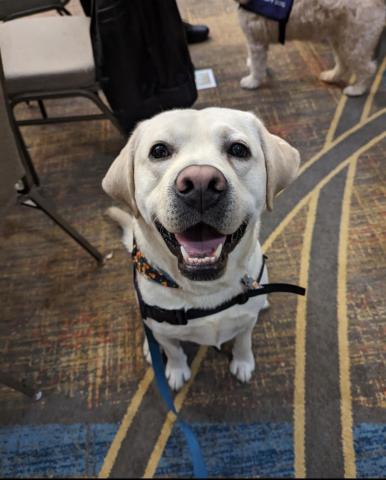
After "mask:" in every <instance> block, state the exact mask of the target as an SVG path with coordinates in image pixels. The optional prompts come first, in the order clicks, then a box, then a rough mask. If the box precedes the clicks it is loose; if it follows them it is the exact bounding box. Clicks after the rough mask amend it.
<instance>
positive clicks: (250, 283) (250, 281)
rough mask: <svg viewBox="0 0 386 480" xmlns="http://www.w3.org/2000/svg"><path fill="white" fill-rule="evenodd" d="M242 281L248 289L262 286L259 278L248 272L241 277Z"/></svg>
mask: <svg viewBox="0 0 386 480" xmlns="http://www.w3.org/2000/svg"><path fill="white" fill-rule="evenodd" d="M241 283H242V284H243V285H244V287H245V288H246V290H257V289H258V288H261V285H260V283H259V282H258V281H257V280H255V279H254V278H252V277H250V276H249V275H246V274H245V275H244V276H243V278H242V279H241Z"/></svg>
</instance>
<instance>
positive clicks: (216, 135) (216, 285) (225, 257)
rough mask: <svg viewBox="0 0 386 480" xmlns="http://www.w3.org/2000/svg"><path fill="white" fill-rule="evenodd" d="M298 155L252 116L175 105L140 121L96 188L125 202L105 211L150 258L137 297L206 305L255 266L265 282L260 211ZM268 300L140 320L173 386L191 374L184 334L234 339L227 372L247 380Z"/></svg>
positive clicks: (252, 273)
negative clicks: (181, 320) (173, 318)
mask: <svg viewBox="0 0 386 480" xmlns="http://www.w3.org/2000/svg"><path fill="white" fill-rule="evenodd" d="M299 162H300V159H299V152H298V151H297V150H296V149H295V148H293V147H291V146H290V145H289V144H288V143H287V142H285V141H284V140H282V139H280V138H279V137H277V136H275V135H272V134H271V133H269V132H268V131H267V129H266V128H265V127H264V125H263V124H262V122H261V121H260V120H258V119H257V118H256V116H255V115H253V114H252V113H247V112H242V111H238V110H231V109H225V108H207V109H204V110H172V111H168V112H165V113H161V114H159V115H157V116H155V117H153V118H152V119H150V120H146V121H144V122H142V123H140V124H139V125H138V126H137V128H136V129H135V131H134V132H133V134H132V135H131V138H130V139H129V141H128V143H127V145H126V146H125V147H124V148H123V150H122V151H121V153H120V154H119V156H118V158H117V159H116V160H115V161H114V162H113V164H112V165H111V167H110V169H109V170H108V172H107V174H106V176H105V178H104V179H103V183H102V186H103V189H104V190H105V191H106V192H107V193H108V194H109V195H110V196H111V197H112V198H114V199H117V200H120V201H123V202H125V204H126V205H127V207H128V208H129V211H130V213H129V214H128V213H126V212H123V211H122V210H120V209H118V208H115V207H113V208H112V209H110V214H111V216H112V217H113V218H114V219H115V220H117V221H118V222H119V223H120V224H121V226H122V228H123V230H124V236H123V241H124V244H125V245H126V247H127V248H128V250H129V251H130V252H131V251H132V248H133V239H134V241H135V259H136V260H138V258H139V260H140V261H143V259H146V260H145V262H142V264H141V267H140V269H139V271H140V272H141V273H139V274H138V276H137V281H138V288H139V291H140V295H141V296H142V298H143V301H144V302H146V304H147V305H150V306H156V307H158V308H161V309H184V310H189V309H211V308H214V307H216V306H218V305H220V304H223V303H224V302H226V301H227V300H229V299H231V298H233V297H235V296H237V295H239V294H240V293H242V292H243V289H244V288H245V285H244V284H243V282H242V281H241V280H242V279H243V278H245V276H247V278H252V279H256V278H257V276H258V273H259V272H260V271H261V273H262V278H261V280H262V281H264V282H266V281H267V272H266V269H265V268H264V267H263V258H262V252H261V247H260V244H259V242H258V236H259V227H260V216H261V213H262V211H263V210H264V209H265V208H268V209H272V204H273V200H274V197H275V195H276V194H277V193H279V192H280V191H281V190H282V189H284V188H285V187H286V186H287V185H288V184H289V183H291V182H292V180H294V178H295V177H296V175H297V171H298V166H299ZM158 278H161V281H157V279H158ZM165 279H166V280H165ZM168 281H169V283H168ZM170 282H172V283H171V284H170ZM266 305H267V300H266V295H262V296H257V297H254V298H250V299H249V301H247V302H246V303H245V304H242V305H241V304H237V305H234V306H231V307H230V308H228V309H226V310H224V311H223V312H221V313H215V314H211V315H207V316H201V317H200V318H196V319H194V320H191V321H189V322H187V324H186V325H175V324H170V323H168V322H167V321H165V322H160V321H156V320H155V319H154V318H151V316H148V317H147V318H145V319H144V321H145V323H146V325H147V326H148V327H149V328H150V329H151V330H152V332H153V334H154V336H155V338H156V339H157V341H158V342H159V344H160V345H161V346H162V348H163V350H164V352H165V354H166V356H167V365H166V376H167V378H168V381H169V384H170V386H171V387H172V388H173V389H175V390H177V389H179V388H180V387H181V386H182V385H183V383H184V382H185V381H187V380H188V379H189V377H190V369H189V366H188V364H187V360H186V355H185V354H184V352H183V350H182V348H181V346H180V341H190V342H196V343H198V344H200V345H214V346H217V347H220V346H221V344H222V343H224V342H227V341H229V340H231V339H234V347H233V359H232V362H231V364H230V370H231V372H232V373H233V374H234V375H236V377H237V378H238V379H239V380H241V381H242V382H247V381H248V380H249V379H250V378H251V374H252V372H253V370H254V368H255V360H254V356H253V353H252V348H251V333H252V330H253V327H254V325H255V323H256V321H257V317H258V314H259V311H260V310H261V309H262V308H263V307H264V306H266ZM144 348H145V353H146V355H147V357H148V352H147V345H146V342H145V347H144Z"/></svg>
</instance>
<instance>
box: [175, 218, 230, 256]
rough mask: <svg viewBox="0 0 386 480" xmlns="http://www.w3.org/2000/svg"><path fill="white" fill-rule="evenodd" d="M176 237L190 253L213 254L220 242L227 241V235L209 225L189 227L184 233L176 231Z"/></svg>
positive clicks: (192, 254) (191, 254)
mask: <svg viewBox="0 0 386 480" xmlns="http://www.w3.org/2000/svg"><path fill="white" fill-rule="evenodd" d="M175 236H176V239H177V241H178V243H179V244H180V245H182V246H183V247H184V248H185V250H186V252H187V253H188V255H190V256H195V255H213V253H214V252H215V250H216V248H217V247H218V246H219V245H220V243H224V242H225V238H226V237H225V235H221V233H219V232H217V230H215V229H214V228H211V227H209V226H207V225H198V226H195V227H192V228H189V229H188V230H186V231H185V232H183V233H176V234H175Z"/></svg>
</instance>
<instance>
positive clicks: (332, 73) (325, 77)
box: [319, 68, 342, 83]
mask: <svg viewBox="0 0 386 480" xmlns="http://www.w3.org/2000/svg"><path fill="white" fill-rule="evenodd" d="M319 78H320V80H322V82H327V83H333V82H337V81H339V80H341V79H342V77H341V75H339V74H338V73H337V71H336V69H335V68H332V69H331V70H325V71H324V72H322V73H321V74H320V75H319Z"/></svg>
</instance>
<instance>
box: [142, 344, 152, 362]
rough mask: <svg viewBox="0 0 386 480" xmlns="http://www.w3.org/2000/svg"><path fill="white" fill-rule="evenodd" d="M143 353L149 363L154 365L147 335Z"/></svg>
mask: <svg viewBox="0 0 386 480" xmlns="http://www.w3.org/2000/svg"><path fill="white" fill-rule="evenodd" d="M143 355H144V357H145V359H146V361H147V363H148V364H149V365H152V364H153V362H152V361H151V355H150V350H149V343H148V341H147V338H146V337H145V339H144V341H143Z"/></svg>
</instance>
